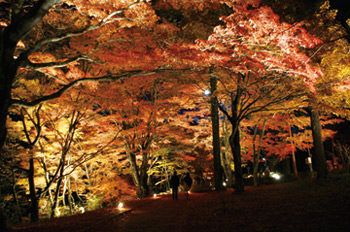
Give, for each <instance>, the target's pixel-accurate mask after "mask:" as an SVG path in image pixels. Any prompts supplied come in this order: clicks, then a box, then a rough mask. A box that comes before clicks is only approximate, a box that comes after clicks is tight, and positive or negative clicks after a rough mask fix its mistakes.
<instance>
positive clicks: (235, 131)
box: [230, 86, 244, 192]
mask: <svg viewBox="0 0 350 232" xmlns="http://www.w3.org/2000/svg"><path fill="white" fill-rule="evenodd" d="M241 95H242V89H240V87H239V86H237V91H236V96H233V95H232V96H231V99H232V104H231V108H232V109H231V111H232V117H231V124H232V133H231V136H230V145H231V149H232V154H233V162H234V165H235V179H236V182H235V191H236V192H244V183H243V173H242V160H241V143H240V132H239V124H240V120H239V118H238V106H239V104H240V101H241Z"/></svg>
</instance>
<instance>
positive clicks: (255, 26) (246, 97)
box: [174, 2, 320, 192]
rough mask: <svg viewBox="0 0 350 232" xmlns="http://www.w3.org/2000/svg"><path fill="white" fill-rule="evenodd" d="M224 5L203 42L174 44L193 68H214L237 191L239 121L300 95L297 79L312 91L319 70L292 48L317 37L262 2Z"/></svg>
mask: <svg viewBox="0 0 350 232" xmlns="http://www.w3.org/2000/svg"><path fill="white" fill-rule="evenodd" d="M227 4H228V5H229V6H231V7H233V9H234V10H236V12H234V13H233V14H231V15H229V16H228V17H222V20H223V22H224V23H225V26H218V27H216V28H215V29H214V34H212V35H211V36H210V37H209V38H208V40H206V41H203V40H202V41H198V43H197V44H192V45H183V46H182V47H176V48H174V49H179V50H181V51H182V52H183V62H185V63H186V61H189V60H191V62H192V63H195V61H197V60H198V61H199V60H200V61H201V63H196V65H198V66H199V67H202V68H204V67H206V66H207V67H208V66H209V67H210V66H211V65H215V67H216V69H215V72H214V74H213V75H216V76H217V77H218V79H219V82H221V85H222V87H221V89H220V90H218V91H217V93H212V94H216V95H217V96H220V93H223V94H224V95H226V97H227V98H228V99H230V104H229V105H230V107H231V113H229V112H227V111H226V110H225V109H224V108H222V107H221V108H220V109H221V110H222V111H223V112H224V113H225V115H226V116H227V117H228V118H229V121H230V122H231V124H232V135H231V140H230V141H231V142H230V144H231V146H232V151H233V155H234V157H235V158H234V162H235V173H236V189H237V191H238V192H240V191H243V190H244V189H243V180H242V173H241V169H240V167H241V148H240V145H239V138H240V136H239V124H240V122H241V120H242V119H243V118H245V117H247V116H248V115H250V114H252V113H255V112H258V111H262V110H269V109H270V108H271V107H273V106H276V105H277V104H280V103H285V104H286V102H287V101H288V100H289V99H291V98H293V97H296V96H300V95H299V94H298V92H299V91H304V90H307V89H305V87H304V90H303V87H302V86H303V85H302V83H304V86H305V85H306V86H309V88H310V91H314V88H313V83H314V82H315V79H316V78H317V77H318V75H319V74H320V72H319V70H318V69H314V68H312V67H311V66H310V65H309V64H308V60H309V59H308V57H307V56H306V55H305V54H303V53H301V52H300V50H299V49H298V47H299V46H301V47H312V46H314V45H315V44H316V43H319V42H320V41H319V40H318V39H316V38H315V37H313V36H310V35H309V34H307V33H306V31H305V29H303V28H301V27H299V26H298V25H293V26H292V25H289V24H287V23H280V22H279V20H278V16H277V15H275V14H273V12H272V11H271V9H270V8H268V7H260V8H255V9H252V10H248V9H247V5H246V4H239V2H236V3H234V4H231V3H227ZM254 6H257V5H254ZM253 35H254V36H253ZM220 68H221V69H220ZM224 95H222V96H224ZM262 99H264V100H265V101H262Z"/></svg>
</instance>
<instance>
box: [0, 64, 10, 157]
mask: <svg viewBox="0 0 350 232" xmlns="http://www.w3.org/2000/svg"><path fill="white" fill-rule="evenodd" d="M1 71H2V70H1V68H0V72H1ZM4 78H5V77H4V75H2V74H0V152H1V150H2V147H3V145H4V144H5V140H6V134H7V129H6V120H7V114H8V109H9V107H10V99H11V98H10V94H11V92H10V87H9V86H7V83H6V82H5V81H4ZM0 154H1V153H0Z"/></svg>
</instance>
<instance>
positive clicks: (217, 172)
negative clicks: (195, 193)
mask: <svg viewBox="0 0 350 232" xmlns="http://www.w3.org/2000/svg"><path fill="white" fill-rule="evenodd" d="M216 87H217V80H216V78H215V77H212V78H211V79H210V88H211V93H212V96H211V97H210V103H211V121H212V134H213V156H214V180H215V190H217V191H220V190H222V189H223V186H222V180H223V178H222V174H223V173H222V171H223V169H222V167H221V154H220V153H221V151H220V150H221V149H220V132H219V112H218V109H219V106H218V99H217V98H216V97H215V95H213V93H214V92H215V91H216Z"/></svg>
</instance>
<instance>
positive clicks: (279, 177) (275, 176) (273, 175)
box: [272, 173, 281, 180]
mask: <svg viewBox="0 0 350 232" xmlns="http://www.w3.org/2000/svg"><path fill="white" fill-rule="evenodd" d="M272 177H273V178H275V179H276V180H279V179H281V176H280V175H278V174H277V173H274V174H272Z"/></svg>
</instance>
